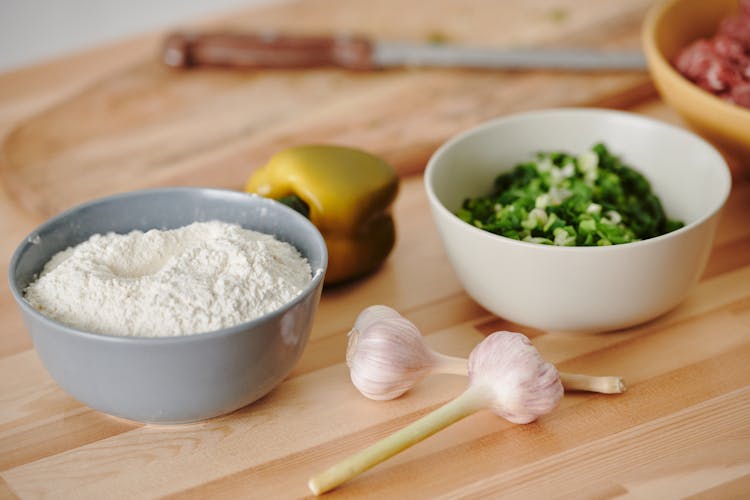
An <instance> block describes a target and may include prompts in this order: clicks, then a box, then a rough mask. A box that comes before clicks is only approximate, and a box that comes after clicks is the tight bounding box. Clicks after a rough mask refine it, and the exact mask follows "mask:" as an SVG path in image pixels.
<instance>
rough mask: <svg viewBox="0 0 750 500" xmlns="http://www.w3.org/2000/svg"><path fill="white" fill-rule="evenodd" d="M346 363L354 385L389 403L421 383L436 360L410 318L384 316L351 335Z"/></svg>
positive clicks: (364, 392)
mask: <svg viewBox="0 0 750 500" xmlns="http://www.w3.org/2000/svg"><path fill="white" fill-rule="evenodd" d="M346 364H347V365H348V366H349V375H350V377H351V380H352V383H353V384H354V386H355V387H356V388H357V389H358V390H359V392H361V393H362V394H363V395H364V396H366V397H368V398H370V399H375V400H380V401H382V400H389V399H395V398H397V397H399V396H401V395H402V394H403V393H405V392H406V391H408V390H409V389H411V388H412V387H414V386H415V385H416V384H418V383H419V382H420V381H421V380H422V379H423V378H424V377H425V376H426V375H427V374H428V373H429V372H430V371H431V369H432V367H433V365H434V364H435V359H434V355H433V353H432V351H431V350H430V349H428V348H427V346H426V345H425V344H424V342H423V341H422V335H421V334H420V332H419V330H418V329H417V327H416V326H415V325H414V324H413V323H412V322H411V321H409V320H408V319H406V318H404V317H402V316H400V315H399V317H381V318H379V319H378V320H377V321H374V322H370V323H368V324H367V326H366V328H364V329H362V330H360V329H359V328H355V329H353V330H352V331H351V332H349V345H348V348H347V352H346Z"/></svg>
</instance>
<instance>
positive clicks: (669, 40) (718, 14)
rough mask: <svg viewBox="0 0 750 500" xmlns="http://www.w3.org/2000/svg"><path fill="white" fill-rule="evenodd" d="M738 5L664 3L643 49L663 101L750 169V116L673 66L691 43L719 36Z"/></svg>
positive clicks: (718, 0) (724, 1)
mask: <svg viewBox="0 0 750 500" xmlns="http://www.w3.org/2000/svg"><path fill="white" fill-rule="evenodd" d="M738 10H739V2H738V0H710V1H707V0H664V1H661V2H659V3H657V4H656V5H654V6H653V7H652V8H651V10H650V11H649V13H648V15H647V16H646V20H645V22H644V25H643V31H642V43H643V48H644V51H645V53H646V58H647V60H648V66H649V70H650V72H651V77H652V78H653V80H654V84H655V85H656V88H657V90H658V91H659V93H660V94H661V96H662V98H663V99H664V100H665V101H666V102H667V104H669V105H670V106H671V107H672V108H673V109H674V110H675V111H677V113H679V114H680V115H681V116H682V117H683V118H684V119H685V121H686V122H687V123H688V125H689V126H691V127H692V128H693V129H694V130H695V131H696V132H698V133H699V134H701V135H702V136H703V137H705V138H706V139H707V140H709V141H710V142H712V143H713V144H714V145H715V146H717V147H718V148H720V149H721V150H722V151H723V152H725V153H727V154H728V155H729V156H731V157H733V158H735V159H736V160H738V161H740V162H741V163H743V164H745V165H748V166H750V110H748V109H745V108H743V107H741V106H738V105H735V104H732V103H729V102H726V101H724V100H722V99H721V98H719V97H717V96H715V95H713V94H711V93H709V92H707V91H705V90H703V89H701V88H700V87H698V86H697V85H695V84H694V83H693V82H691V81H690V80H688V79H687V78H685V77H684V76H682V75H681V74H680V73H679V72H678V71H677V70H676V69H675V68H674V66H672V63H671V61H672V60H673V58H674V57H675V55H677V53H678V52H679V51H680V50H681V49H682V48H684V47H687V46H688V45H689V44H690V43H691V42H693V41H695V40H697V39H699V38H703V37H711V36H713V35H714V34H715V33H716V31H717V28H718V26H719V23H720V22H721V20H722V19H724V18H725V17H727V16H729V15H731V14H733V13H736V12H738Z"/></svg>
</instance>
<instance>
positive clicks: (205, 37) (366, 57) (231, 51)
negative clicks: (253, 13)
mask: <svg viewBox="0 0 750 500" xmlns="http://www.w3.org/2000/svg"><path fill="white" fill-rule="evenodd" d="M372 52H373V48H372V44H371V43H370V42H369V41H368V40H367V39H365V38H360V37H345V36H340V37H333V36H330V37H327V36H318V37H312V36H309V37H308V36H287V35H275V34H250V33H174V34H172V35H170V36H169V37H167V40H166V42H165V44H164V49H163V53H162V62H163V63H164V64H166V65H167V66H171V67H174V68H191V67H198V66H214V67H225V68H242V69H244V68H314V67H326V66H328V67H330V66H337V67H341V68H347V69H359V70H369V69H374V65H373V62H372Z"/></svg>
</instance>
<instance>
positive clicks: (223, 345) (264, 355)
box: [10, 188, 328, 423]
mask: <svg viewBox="0 0 750 500" xmlns="http://www.w3.org/2000/svg"><path fill="white" fill-rule="evenodd" d="M210 220H221V221H225V222H230V223H236V224H240V225H241V226H243V227H245V228H247V229H253V230H256V231H261V232H264V233H268V234H273V235H274V236H276V238H277V239H279V240H282V241H286V242H288V243H290V244H292V245H294V246H295V247H296V248H297V249H298V250H299V251H300V252H301V253H302V255H303V256H305V257H306V258H307V259H308V261H309V263H310V267H311V268H312V270H313V279H312V282H311V283H310V285H308V287H307V288H305V290H304V291H303V292H302V293H301V294H300V295H299V296H298V297H296V298H295V299H294V300H293V301H291V302H290V303H288V304H286V305H285V306H283V307H282V308H280V309H278V310H276V311H274V312H272V313H269V314H267V315H265V316H263V317H261V318H258V319H256V320H254V321H249V322H247V323H243V324H240V325H237V326H234V327H231V328H225V329H222V330H217V331H214V332H207V333H201V334H195V335H188V336H181V337H163V338H138V337H116V336H109V335H102V334H96V333H90V332H85V331H81V330H77V329H75V328H71V327H69V326H66V325H63V324H61V323H59V322H57V321H54V320H52V319H49V318H47V317H46V316H44V315H42V314H41V313H40V312H39V311H37V310H36V309H34V308H33V307H32V306H31V305H29V303H28V302H26V300H24V298H23V290H24V289H25V288H26V286H27V285H28V284H29V282H31V281H32V280H33V279H34V278H35V276H36V275H37V274H38V273H39V272H40V271H41V270H42V268H43V267H44V264H45V263H46V262H47V261H48V260H49V259H50V258H51V257H52V256H53V255H54V254H55V253H57V252H59V251H61V250H64V249H65V248H67V247H69V246H72V245H76V244H78V243H80V242H82V241H84V240H86V239H88V237H89V236H91V235H92V234H95V233H107V232H111V231H112V232H116V233H126V232H129V231H132V230H135V229H140V230H148V229H155V228H156V229H173V228H177V227H180V226H185V225H187V224H190V223H192V222H196V221H210ZM327 258H328V255H327V251H326V246H325V242H324V241H323V238H322V236H321V235H320V233H319V232H318V230H317V229H316V228H315V226H314V225H313V224H312V223H310V221H308V220H307V219H305V218H304V217H303V216H301V215H300V214H298V213H297V212H295V211H294V210H292V209H290V208H287V207H286V206H284V205H282V204H280V203H277V202H275V201H273V200H269V199H265V198H261V197H258V196H255V195H248V194H244V193H240V192H234V191H223V190H215V189H201V188H166V189H153V190H144V191H136V192H131V193H125V194H120V195H115V196H110V197H107V198H103V199H100V200H95V201H92V202H90V203H86V204H84V205H80V206H78V207H75V208H72V209H70V210H68V211H66V212H64V213H62V214H60V215H58V216H57V217H55V218H53V219H51V220H49V221H47V222H46V223H44V224H42V225H41V226H39V227H38V228H37V229H36V230H34V231H33V232H32V233H31V234H30V235H29V236H28V237H27V238H26V240H24V242H23V243H21V245H20V246H19V247H18V249H17V250H16V252H15V254H14V255H13V258H12V260H11V263H10V287H11V290H12V292H13V295H14V297H15V299H16V301H17V303H18V306H19V308H20V310H21V314H22V316H23V319H24V322H25V324H26V327H27V328H28V330H29V333H30V334H31V338H32V340H33V342H34V347H35V349H36V351H37V353H38V354H39V357H40V358H41V360H42V362H43V363H44V366H45V367H46V368H47V370H48V371H49V373H50V374H51V375H52V377H53V378H54V379H55V380H56V381H57V383H58V384H60V386H62V388H63V389H65V390H66V391H67V392H68V393H70V394H71V395H72V396H73V397H75V398H76V399H78V400H79V401H81V402H82V403H84V404H86V405H87V406H89V407H91V408H94V409H96V410H100V411H102V412H105V413H109V414H111V415H116V416H119V417H124V418H128V419H131V420H136V421H139V422H149V423H185V422H194V421H198V420H203V419H206V418H210V417H214V416H218V415H222V414H225V413H228V412H231V411H234V410H236V409H238V408H241V407H243V406H245V405H248V404H250V403H252V402H253V401H255V400H257V399H258V398H260V397H262V396H263V395H265V394H266V393H268V392H269V391H270V390H271V389H273V388H274V387H275V386H276V385H278V384H279V383H280V382H281V381H282V380H283V379H284V377H286V376H287V375H288V374H289V372H290V371H291V369H292V367H293V366H294V364H295V363H296V362H297V360H298V359H299V357H300V355H301V354H302V351H303V349H304V347H305V344H306V343H307V339H308V336H309V334H310V330H311V327H312V323H313V317H314V315H315V311H316V309H317V306H318V302H319V299H320V293H321V289H322V285H323V277H324V274H325V269H326V266H327Z"/></svg>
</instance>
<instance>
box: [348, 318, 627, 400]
mask: <svg viewBox="0 0 750 500" xmlns="http://www.w3.org/2000/svg"><path fill="white" fill-rule="evenodd" d="M518 335H521V334H518ZM524 338H526V337H524ZM346 364H347V365H348V366H349V370H350V376H351V379H352V382H353V383H354V386H355V387H357V389H359V391H360V392H361V393H362V394H364V395H365V396H366V397H368V398H370V399H376V400H388V399H394V398H397V397H399V396H401V395H402V394H403V393H405V392H406V391H408V390H409V389H411V388H412V387H414V386H416V385H417V384H418V383H419V382H420V381H421V380H422V379H423V378H425V377H426V376H427V375H429V374H438V373H450V374H455V375H467V374H468V371H467V370H468V369H467V364H466V360H465V359H463V358H457V357H454V356H446V355H444V354H441V353H439V352H436V351H433V350H432V349H430V348H429V347H428V346H427V344H425V342H424V338H423V337H422V335H421V333H420V332H419V329H418V328H417V327H416V325H414V323H412V322H411V321H409V320H408V319H406V318H405V317H403V316H402V315H401V314H399V313H398V312H397V311H396V310H394V309H392V308H390V307H387V306H383V305H374V306H370V307H368V308H366V309H364V310H363V311H362V312H361V313H360V314H359V316H358V317H357V319H356V321H355V323H354V329H352V331H351V332H349V345H348V347H347V351H346ZM559 377H560V380H561V381H562V384H563V387H564V388H565V390H574V391H590V392H599V393H604V394H616V393H621V392H624V391H625V383H624V382H623V380H622V378H621V377H617V376H604V377H597V376H592V375H582V374H577V373H565V372H560V373H559Z"/></svg>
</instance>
